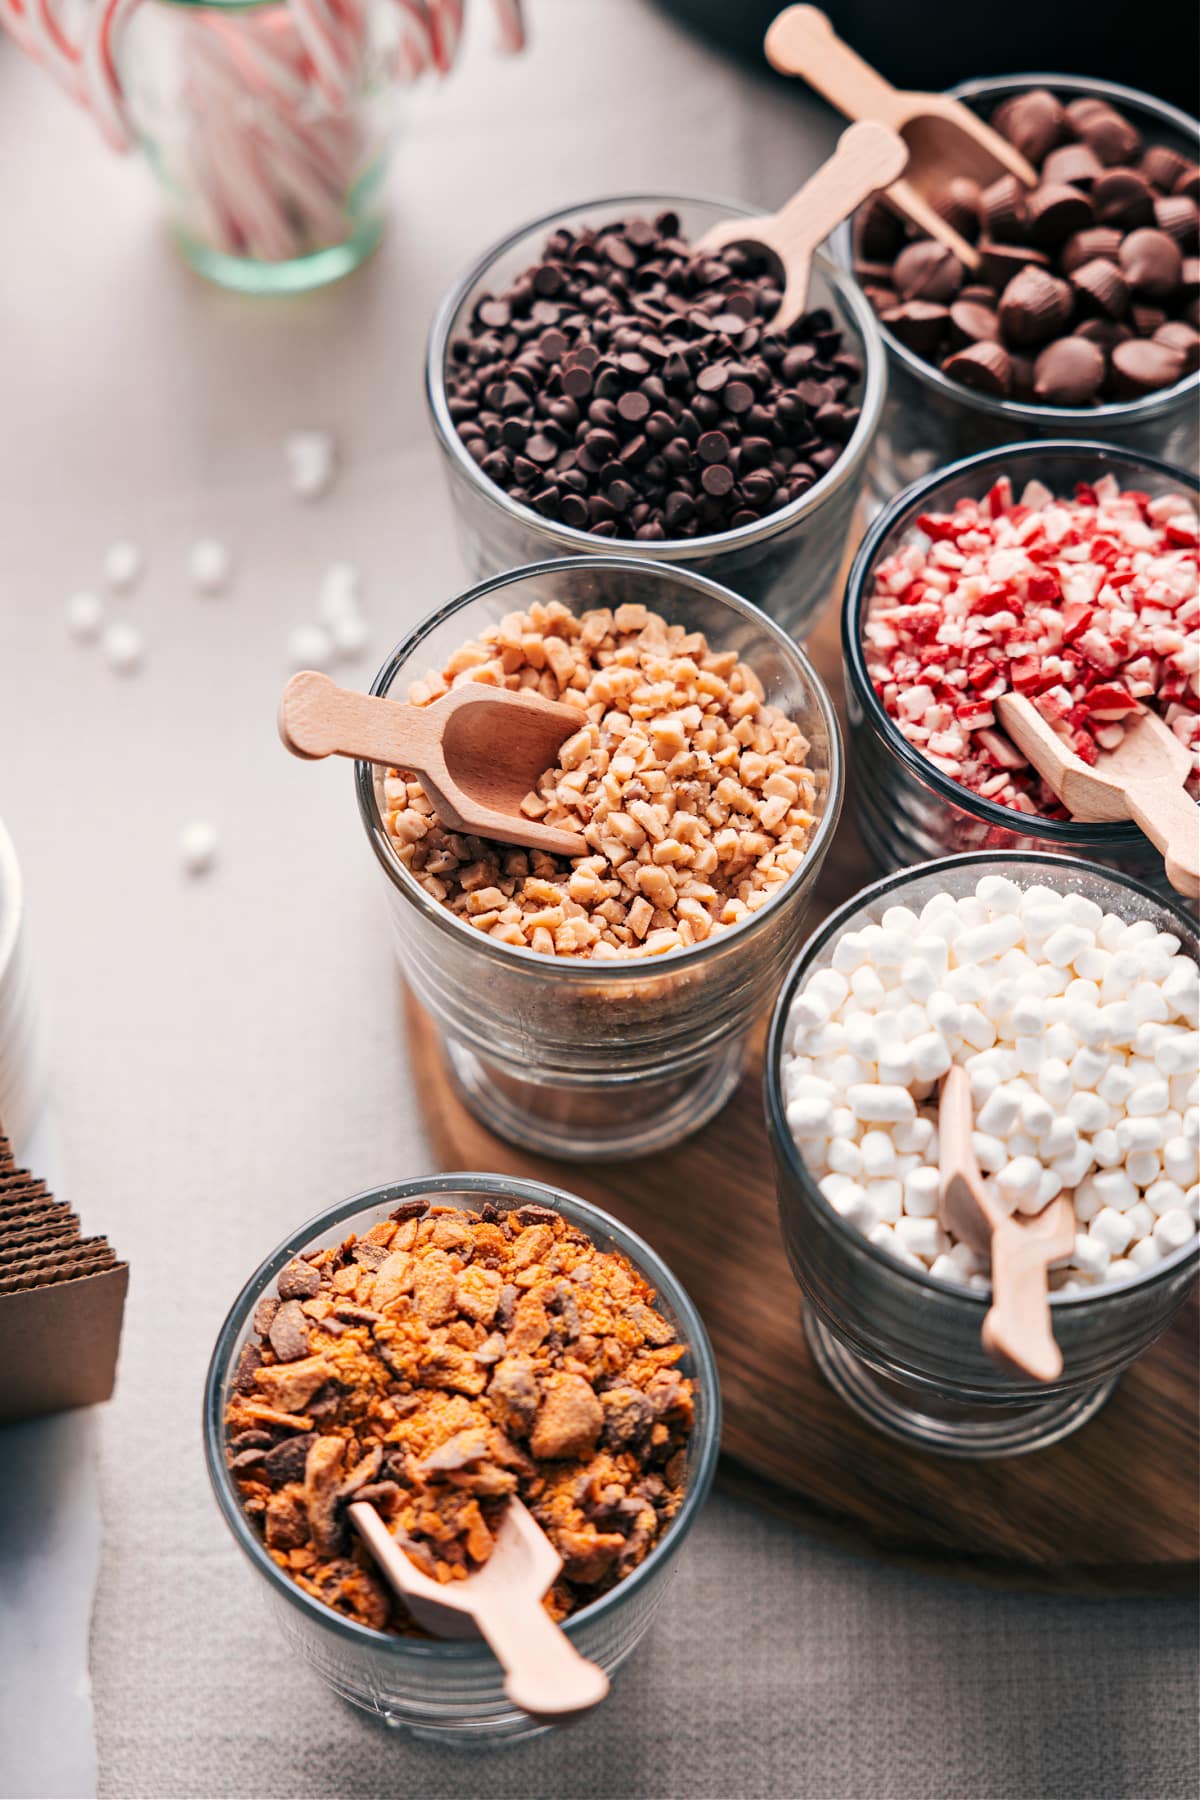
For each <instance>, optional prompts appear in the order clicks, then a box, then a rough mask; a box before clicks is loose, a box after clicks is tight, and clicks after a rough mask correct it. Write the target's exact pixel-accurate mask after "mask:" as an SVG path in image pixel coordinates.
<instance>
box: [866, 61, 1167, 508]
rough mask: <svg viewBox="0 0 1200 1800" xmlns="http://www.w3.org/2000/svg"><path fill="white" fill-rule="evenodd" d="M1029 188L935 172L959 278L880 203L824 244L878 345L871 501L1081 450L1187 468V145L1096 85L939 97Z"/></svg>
mask: <svg viewBox="0 0 1200 1800" xmlns="http://www.w3.org/2000/svg"><path fill="white" fill-rule="evenodd" d="M954 92H955V94H956V96H957V97H958V98H960V99H962V100H963V101H965V102H966V104H967V105H968V106H970V107H971V108H972V109H973V110H974V111H975V112H977V113H978V114H979V115H980V117H981V118H984V119H986V120H987V121H988V122H989V123H990V124H991V125H992V126H993V127H994V128H995V129H996V130H997V131H999V132H1001V133H1002V135H1004V136H1005V137H1007V138H1008V139H1009V140H1010V142H1012V143H1013V144H1014V145H1015V147H1016V148H1017V149H1018V150H1020V151H1021V153H1022V154H1023V155H1024V156H1025V157H1026V159H1027V160H1028V161H1029V162H1030V163H1031V164H1032V166H1033V167H1034V169H1035V170H1036V171H1037V173H1038V185H1037V187H1036V188H1033V189H1027V188H1025V187H1024V186H1023V185H1022V184H1021V183H1020V182H1019V181H1017V180H1016V178H1015V177H1013V176H1007V175H1006V176H1003V177H1002V178H1000V179H998V180H997V181H995V182H992V183H991V184H990V185H982V186H981V185H980V184H979V183H976V182H973V181H968V180H965V179H963V178H961V177H956V176H955V174H954V171H953V170H952V169H949V168H948V169H947V172H946V181H945V187H944V191H943V193H942V195H941V196H940V198H939V199H938V201H937V204H938V206H939V208H940V210H941V211H942V212H943V214H944V216H945V217H946V219H947V220H948V221H949V222H950V223H951V224H952V225H953V226H954V227H955V229H956V230H957V231H959V232H960V233H961V235H962V236H964V237H965V238H967V240H968V241H969V242H971V243H972V244H973V245H974V246H975V247H976V249H977V250H978V252H979V255H980V258H981V266H980V268H979V269H978V270H971V269H967V268H965V267H964V266H963V264H962V263H960V262H959V260H958V259H957V258H956V257H955V256H954V255H952V253H951V252H950V251H948V250H946V249H944V248H943V247H942V246H941V245H938V244H935V243H933V242H932V241H931V240H930V239H928V238H923V237H920V236H919V235H918V234H916V232H915V231H914V230H913V229H911V228H910V227H909V226H908V225H907V224H906V222H905V221H903V220H902V219H901V218H900V217H899V215H897V214H895V213H893V212H891V211H890V210H889V209H888V208H887V207H886V206H885V205H884V204H883V203H882V202H872V203H870V204H869V205H868V206H866V207H863V208H860V210H859V212H858V214H857V215H856V216H855V218H854V220H853V221H851V222H849V223H848V224H847V225H846V226H844V227H842V228H841V230H840V232H839V234H838V240H837V254H838V256H839V258H840V259H842V260H844V261H846V262H849V263H851V264H852V266H853V268H854V271H855V274H856V277H857V279H858V281H859V283H860V285H861V286H862V289H863V292H864V294H865V295H866V296H867V298H868V300H869V301H870V302H871V305H872V308H873V309H874V311H875V313H876V316H877V318H878V320H879V324H880V327H881V329H882V332H883V337H884V342H885V344H886V346H887V352H888V359H889V396H888V402H887V405H886V407H885V410H884V418H883V422H882V424H881V427H880V430H879V433H878V436H877V439H876V443H875V446H874V449H873V452H872V458H871V467H870V472H869V482H870V485H871V488H872V490H873V491H874V493H875V495H876V496H877V498H878V499H880V500H886V499H887V498H889V497H890V496H891V495H892V494H893V493H895V492H896V490H897V489H898V488H900V487H903V486H905V485H907V484H908V483H909V482H910V481H913V480H916V479H918V478H919V477H920V476H922V475H925V474H928V473H930V471H931V470H933V469H935V468H938V467H940V466H942V465H943V464H945V463H948V462H951V461H953V460H955V459H957V458H959V457H961V456H965V455H969V454H971V453H972V452H975V451H980V450H986V449H990V448H992V447H993V446H995V445H998V444H1004V443H1015V442H1019V441H1022V440H1024V439H1028V438H1036V437H1087V438H1090V439H1100V440H1104V441H1112V442H1114V443H1117V444H1120V445H1121V446H1123V447H1124V448H1127V449H1131V450H1139V451H1142V452H1144V453H1146V454H1148V455H1156V456H1160V457H1163V458H1164V459H1166V460H1168V461H1171V462H1174V463H1177V464H1181V465H1182V466H1184V467H1190V466H1191V465H1192V464H1193V463H1194V462H1195V460H1196V455H1197V447H1198V431H1197V418H1198V409H1197V396H1198V392H1200V373H1198V372H1197V371H1198V369H1200V313H1198V311H1197V309H1198V306H1200V231H1198V222H1200V204H1198V196H1200V167H1198V159H1200V129H1198V127H1197V125H1196V123H1195V121H1194V120H1192V119H1189V118H1188V117H1187V116H1186V115H1185V114H1183V113H1181V112H1178V111H1177V110H1176V109H1175V108H1173V107H1171V106H1168V105H1166V104H1165V103H1163V102H1161V101H1157V100H1154V99H1151V98H1150V97H1149V96H1147V95H1144V94H1137V93H1134V92H1132V91H1131V90H1129V89H1125V88H1121V87H1118V86H1116V85H1115V84H1113V83H1107V82H1099V81H1094V80H1084V79H1075V78H1071V77H1067V76H1057V75H1055V76H1045V77H1041V78H1034V77H1025V76H1014V77H1011V78H1006V79H998V80H990V79H989V80H985V81H974V82H967V83H964V84H963V85H962V86H961V87H959V88H956V89H955V90H954Z"/></svg>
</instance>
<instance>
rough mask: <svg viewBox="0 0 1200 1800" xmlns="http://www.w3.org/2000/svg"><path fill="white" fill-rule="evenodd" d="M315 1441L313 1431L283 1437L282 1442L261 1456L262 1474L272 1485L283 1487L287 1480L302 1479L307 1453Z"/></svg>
mask: <svg viewBox="0 0 1200 1800" xmlns="http://www.w3.org/2000/svg"><path fill="white" fill-rule="evenodd" d="M316 1441H317V1440H316V1434H315V1433H314V1432H311V1431H304V1432H300V1433H299V1434H298V1435H297V1436H296V1437H292V1438H285V1439H284V1441H283V1443H282V1444H276V1445H275V1447H274V1449H272V1450H268V1452H267V1454H266V1456H264V1458H263V1474H264V1475H265V1476H266V1478H267V1480H268V1481H269V1482H270V1483H271V1485H272V1487H283V1486H285V1485H286V1483H288V1482H289V1481H303V1480H304V1468H305V1464H306V1463H307V1462H308V1453H309V1451H310V1450H311V1449H312V1447H313V1445H314V1444H315V1443H316Z"/></svg>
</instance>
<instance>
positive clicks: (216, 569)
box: [188, 538, 233, 594]
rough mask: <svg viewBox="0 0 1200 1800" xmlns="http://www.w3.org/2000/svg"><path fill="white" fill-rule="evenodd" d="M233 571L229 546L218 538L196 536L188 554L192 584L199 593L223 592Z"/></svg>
mask: <svg viewBox="0 0 1200 1800" xmlns="http://www.w3.org/2000/svg"><path fill="white" fill-rule="evenodd" d="M232 572H233V557H232V555H231V554H230V551H229V546H228V545H227V544H223V543H221V541H220V539H219V538H197V540H196V542H195V543H194V544H193V545H192V548H191V552H190V554H189V556H188V574H189V575H190V576H191V580H192V586H193V587H194V588H195V589H196V591H197V592H198V593H201V594H223V593H224V592H225V589H226V588H227V587H228V586H229V577H230V575H231V574H232Z"/></svg>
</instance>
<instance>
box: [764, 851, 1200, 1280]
mask: <svg viewBox="0 0 1200 1800" xmlns="http://www.w3.org/2000/svg"><path fill="white" fill-rule="evenodd" d="M1014 863H1034V864H1035V865H1037V866H1039V867H1042V868H1045V869H1046V870H1047V871H1048V872H1055V871H1057V872H1058V873H1060V874H1062V875H1065V876H1074V877H1077V876H1079V875H1080V874H1084V875H1090V876H1092V877H1094V878H1096V879H1098V880H1100V881H1104V882H1111V883H1112V884H1113V885H1114V886H1117V887H1123V888H1126V889H1128V890H1130V891H1131V892H1133V893H1135V894H1137V895H1139V896H1140V897H1141V898H1143V899H1146V900H1149V901H1151V902H1153V904H1154V905H1155V906H1160V907H1162V908H1163V909H1164V911H1166V912H1168V913H1171V914H1174V916H1175V918H1176V919H1177V920H1178V922H1179V924H1180V925H1181V926H1182V928H1183V929H1182V931H1181V933H1180V936H1181V939H1182V941H1183V942H1184V943H1186V944H1188V945H1189V946H1190V948H1191V954H1192V957H1193V960H1196V958H1197V953H1198V952H1197V946H1198V933H1197V925H1196V921H1195V919H1193V918H1192V917H1191V915H1190V914H1189V913H1187V912H1185V910H1184V908H1183V907H1182V906H1181V905H1177V904H1176V902H1175V901H1173V900H1169V899H1166V898H1164V897H1163V896H1162V895H1160V894H1157V893H1155V892H1154V890H1153V889H1152V888H1148V887H1146V886H1145V885H1144V884H1143V883H1142V882H1140V881H1135V880H1134V878H1133V877H1132V876H1131V875H1125V874H1123V873H1122V872H1121V871H1120V870H1118V869H1109V868H1106V867H1105V866H1104V865H1103V864H1102V863H1094V862H1085V861H1083V860H1082V859H1081V858H1080V857H1077V856H1063V855H1061V854H1059V853H1058V852H1057V851H1051V850H1018V851H1011V850H978V851H967V852H964V853H963V854H961V855H958V856H940V857H937V858H936V859H935V860H934V861H932V862H924V863H914V864H913V865H912V867H911V868H907V869H898V870H894V871H893V872H892V873H891V874H890V875H884V876H881V877H880V879H879V880H878V881H873V882H871V883H870V885H869V886H867V887H865V888H860V889H859V891H858V893H856V894H852V895H851V896H850V898H849V899H848V900H845V901H843V902H842V904H841V905H840V906H839V907H838V908H837V909H836V910H835V911H834V912H832V913H830V915H829V917H828V918H827V919H824V920H822V922H821V924H820V925H818V927H817V929H816V930H815V931H814V932H813V933H812V935H811V936H810V937H809V938H808V940H807V941H806V942H805V944H804V945H803V946H802V947H801V949H800V951H799V953H798V955H797V956H796V959H795V961H794V962H793V963H792V965H791V967H790V968H789V970H788V972H787V975H786V976H785V977H784V982H783V986H782V988H781V989H780V991H779V998H778V999H777V1000H776V1002H775V1006H774V1008H773V1010H772V1013H771V1022H770V1024H769V1025H768V1027H767V1041H766V1048H765V1051H764V1054H763V1090H764V1093H763V1097H764V1102H765V1106H766V1114H767V1126H768V1133H769V1136H770V1139H771V1143H772V1147H773V1149H774V1152H775V1155H776V1157H777V1158H780V1159H782V1161H783V1162H784V1163H785V1164H786V1166H787V1170H788V1173H789V1174H790V1175H792V1176H794V1177H795V1178H796V1180H797V1181H798V1182H799V1184H800V1186H801V1188H802V1189H803V1190H804V1193H805V1195H806V1196H807V1198H808V1201H809V1204H810V1205H811V1206H815V1207H816V1209H817V1211H818V1212H819V1213H820V1215H821V1217H822V1218H823V1219H825V1220H826V1221H827V1222H830V1223H832V1225H833V1227H834V1229H835V1231H836V1232H837V1233H838V1235H839V1236H840V1237H841V1238H843V1239H844V1240H845V1241H846V1242H847V1243H848V1244H850V1245H851V1246H853V1248H854V1249H855V1251H856V1253H859V1254H863V1255H866V1256H867V1257H868V1258H870V1259H871V1260H872V1261H874V1262H875V1263H876V1264H877V1265H878V1266H879V1267H880V1268H884V1269H889V1270H891V1271H892V1272H893V1273H894V1274H897V1275H899V1276H900V1277H901V1278H903V1279H904V1280H906V1281H909V1282H912V1283H913V1284H914V1286H915V1289H916V1292H917V1293H918V1294H920V1295H926V1296H927V1295H929V1294H931V1293H933V1294H937V1295H940V1296H944V1297H948V1298H949V1299H950V1300H951V1301H958V1302H961V1303H963V1304H964V1305H966V1306H968V1307H970V1308H971V1310H972V1311H975V1312H978V1313H981V1314H982V1313H983V1312H986V1310H987V1308H988V1307H989V1306H990V1305H991V1303H992V1296H991V1293H990V1292H988V1293H986V1294H985V1293H981V1292H979V1291H977V1290H975V1289H973V1288H968V1287H959V1286H958V1285H957V1284H952V1283H950V1282H947V1281H941V1280H939V1279H937V1278H936V1277H935V1276H933V1275H931V1274H930V1273H929V1271H928V1270H926V1269H915V1268H911V1267H910V1266H909V1265H908V1264H907V1263H902V1262H900V1261H899V1260H898V1259H897V1258H896V1257H894V1256H889V1254H888V1252H887V1251H886V1250H884V1249H882V1248H881V1247H880V1245H878V1244H873V1243H872V1242H871V1240H870V1239H869V1238H868V1237H867V1236H866V1234H865V1233H864V1232H862V1231H859V1230H858V1229H857V1227H855V1226H854V1225H851V1223H850V1221H849V1220H848V1219H844V1218H843V1217H842V1215H841V1213H839V1212H838V1211H837V1209H836V1207H834V1206H833V1205H832V1204H831V1203H830V1201H829V1200H827V1199H826V1197H825V1195H824V1194H823V1193H822V1192H821V1190H820V1188H819V1186H818V1185H817V1182H816V1179H815V1177H814V1176H813V1174H812V1171H811V1170H810V1169H809V1167H808V1165H807V1163H806V1162H805V1161H804V1158H803V1157H802V1156H801V1154H800V1147H799V1145H798V1144H797V1143H796V1140H795V1138H794V1137H793V1136H792V1133H791V1130H790V1129H789V1127H788V1123H787V1117H786V1106H785V1102H784V1098H783V1074H782V1062H783V1046H784V1040H785V1038H786V1035H787V1025H788V1015H789V1014H790V1012H791V1008H792V1001H793V999H794V998H795V995H796V991H797V989H798V988H799V986H800V984H801V982H802V981H803V980H804V979H805V977H806V976H807V975H808V973H809V971H810V969H811V967H812V964H813V962H814V961H815V960H816V958H817V956H818V955H819V954H820V952H821V951H822V950H823V949H824V947H825V945H826V944H827V943H828V942H829V940H830V939H831V938H832V937H834V936H835V935H836V934H838V933H840V932H842V931H844V930H845V929H846V927H847V926H848V924H849V923H850V921H851V920H852V919H853V918H854V917H855V916H856V915H857V914H860V913H863V912H865V911H866V909H867V908H868V906H871V905H873V904H874V903H875V902H876V901H877V900H880V899H882V898H884V896H886V895H887V894H890V893H893V892H895V891H896V890H898V889H902V888H903V887H904V886H905V885H906V884H907V883H909V882H911V881H912V880H914V879H915V878H916V877H920V876H929V875H937V874H940V873H942V872H947V873H948V872H951V871H954V870H958V869H963V868H968V867H970V868H974V867H981V866H982V872H984V873H986V868H987V867H991V866H997V867H998V872H1000V873H1003V872H1004V871H1005V870H1006V869H1011V867H1012V865H1013V864H1014ZM1047 885H1048V886H1053V885H1055V884H1054V883H1053V882H1048V883H1047ZM1059 885H1061V884H1059ZM1188 1261H1193V1262H1197V1263H1200V1233H1198V1234H1197V1235H1196V1236H1194V1237H1193V1238H1192V1240H1191V1242H1190V1243H1187V1244H1182V1245H1180V1247H1179V1249H1178V1250H1173V1251H1172V1252H1171V1253H1170V1255H1168V1256H1165V1257H1164V1258H1163V1260H1162V1261H1161V1262H1159V1263H1156V1264H1155V1266H1154V1267H1153V1268H1152V1269H1146V1270H1143V1271H1139V1273H1138V1274H1137V1275H1136V1276H1130V1277H1129V1278H1128V1279H1126V1280H1124V1281H1119V1282H1112V1283H1109V1284H1105V1283H1100V1284H1099V1285H1098V1286H1097V1287H1095V1288H1093V1289H1092V1290H1090V1291H1089V1292H1087V1293H1078V1294H1064V1293H1052V1294H1051V1295H1050V1305H1051V1307H1052V1308H1053V1307H1077V1306H1079V1307H1086V1306H1093V1305H1096V1304H1097V1303H1103V1302H1104V1301H1106V1300H1110V1299H1112V1298H1113V1297H1114V1296H1116V1295H1120V1294H1127V1293H1129V1292H1130V1291H1131V1290H1132V1289H1133V1288H1137V1289H1138V1290H1139V1291H1140V1290H1141V1289H1143V1288H1145V1287H1148V1286H1150V1285H1151V1284H1152V1283H1154V1282H1156V1281H1161V1280H1165V1279H1166V1278H1167V1277H1168V1276H1171V1275H1174V1274H1175V1272H1176V1271H1177V1270H1178V1269H1179V1268H1180V1267H1181V1266H1182V1265H1183V1264H1185V1263H1187V1262H1188Z"/></svg>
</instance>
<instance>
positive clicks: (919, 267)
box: [892, 238, 963, 305]
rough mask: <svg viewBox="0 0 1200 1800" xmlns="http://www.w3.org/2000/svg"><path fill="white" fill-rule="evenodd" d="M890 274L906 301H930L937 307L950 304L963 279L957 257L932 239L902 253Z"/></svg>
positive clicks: (916, 244)
mask: <svg viewBox="0 0 1200 1800" xmlns="http://www.w3.org/2000/svg"><path fill="white" fill-rule="evenodd" d="M892 274H893V278H894V280H895V283H896V286H897V287H898V288H899V290H900V292H901V293H902V294H903V295H904V298H905V299H906V300H932V301H935V302H937V303H938V304H940V305H945V303H946V301H947V300H953V298H954V296H955V294H957V292H958V290H959V288H960V287H961V286H962V278H963V270H962V264H961V263H960V262H959V260H958V258H957V256H955V255H954V254H953V252H952V251H950V250H947V249H946V248H945V246H944V245H942V244H935V243H934V242H933V240H932V238H922V239H920V241H919V242H918V243H915V244H909V246H908V248H907V249H905V250H902V251H901V252H900V254H899V256H898V257H897V258H896V266H895V268H894V269H893V271H892Z"/></svg>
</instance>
